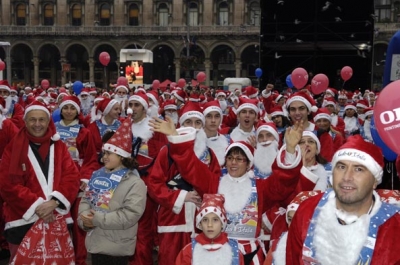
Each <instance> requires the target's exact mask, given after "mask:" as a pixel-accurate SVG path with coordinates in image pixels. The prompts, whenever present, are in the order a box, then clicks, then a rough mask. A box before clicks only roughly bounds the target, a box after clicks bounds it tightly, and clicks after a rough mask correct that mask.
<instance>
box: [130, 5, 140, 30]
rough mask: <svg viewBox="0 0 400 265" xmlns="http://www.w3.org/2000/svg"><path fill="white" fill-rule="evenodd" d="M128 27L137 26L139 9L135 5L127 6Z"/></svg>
mask: <svg viewBox="0 0 400 265" xmlns="http://www.w3.org/2000/svg"><path fill="white" fill-rule="evenodd" d="M129 26H139V7H138V6H137V4H131V5H130V6H129Z"/></svg>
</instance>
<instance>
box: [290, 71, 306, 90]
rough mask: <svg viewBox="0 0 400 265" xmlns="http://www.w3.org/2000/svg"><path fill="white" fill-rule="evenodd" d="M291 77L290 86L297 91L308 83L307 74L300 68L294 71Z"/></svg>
mask: <svg viewBox="0 0 400 265" xmlns="http://www.w3.org/2000/svg"><path fill="white" fill-rule="evenodd" d="M291 77H292V84H293V86H294V87H295V88H297V89H302V88H303V87H304V86H305V85H306V84H307V82H308V73H307V71H306V70H305V69H304V68H301V67H298V68H296V69H294V70H293V72H292V76H291Z"/></svg>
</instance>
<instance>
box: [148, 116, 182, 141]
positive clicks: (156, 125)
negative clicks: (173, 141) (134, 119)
mask: <svg viewBox="0 0 400 265" xmlns="http://www.w3.org/2000/svg"><path fill="white" fill-rule="evenodd" d="M165 119H166V120H165V121H164V120H162V119H160V118H157V117H154V118H152V119H151V120H150V121H149V126H150V127H151V128H150V130H152V131H154V132H160V133H162V134H165V135H167V136H168V135H178V132H177V131H176V128H175V124H174V122H173V120H172V119H171V118H170V117H168V116H166V117H165Z"/></svg>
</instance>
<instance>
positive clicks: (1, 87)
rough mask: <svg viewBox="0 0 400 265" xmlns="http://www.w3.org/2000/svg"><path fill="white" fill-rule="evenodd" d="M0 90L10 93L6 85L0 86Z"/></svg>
mask: <svg viewBox="0 0 400 265" xmlns="http://www.w3.org/2000/svg"><path fill="white" fill-rule="evenodd" d="M0 89H4V90H7V91H8V92H10V91H11V89H10V88H9V87H8V86H6V85H0Z"/></svg>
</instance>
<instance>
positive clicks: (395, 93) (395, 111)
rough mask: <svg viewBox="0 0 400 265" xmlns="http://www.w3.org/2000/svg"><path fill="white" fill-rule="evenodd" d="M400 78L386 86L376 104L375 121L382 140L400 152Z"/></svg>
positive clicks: (394, 150)
mask: <svg viewBox="0 0 400 265" xmlns="http://www.w3.org/2000/svg"><path fill="white" fill-rule="evenodd" d="M399 88H400V80H396V81H393V82H391V83H390V84H388V85H387V86H385V88H384V89H383V90H382V92H380V94H379V97H378V99H377V100H376V103H375V106H374V121H375V127H376V129H377V131H378V134H379V136H380V137H381V139H382V141H383V142H384V143H385V144H386V145H387V147H389V148H390V149H391V150H392V151H393V152H395V153H396V154H398V155H399V154H400V137H399V135H400V126H398V125H399V120H400V93H399Z"/></svg>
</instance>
